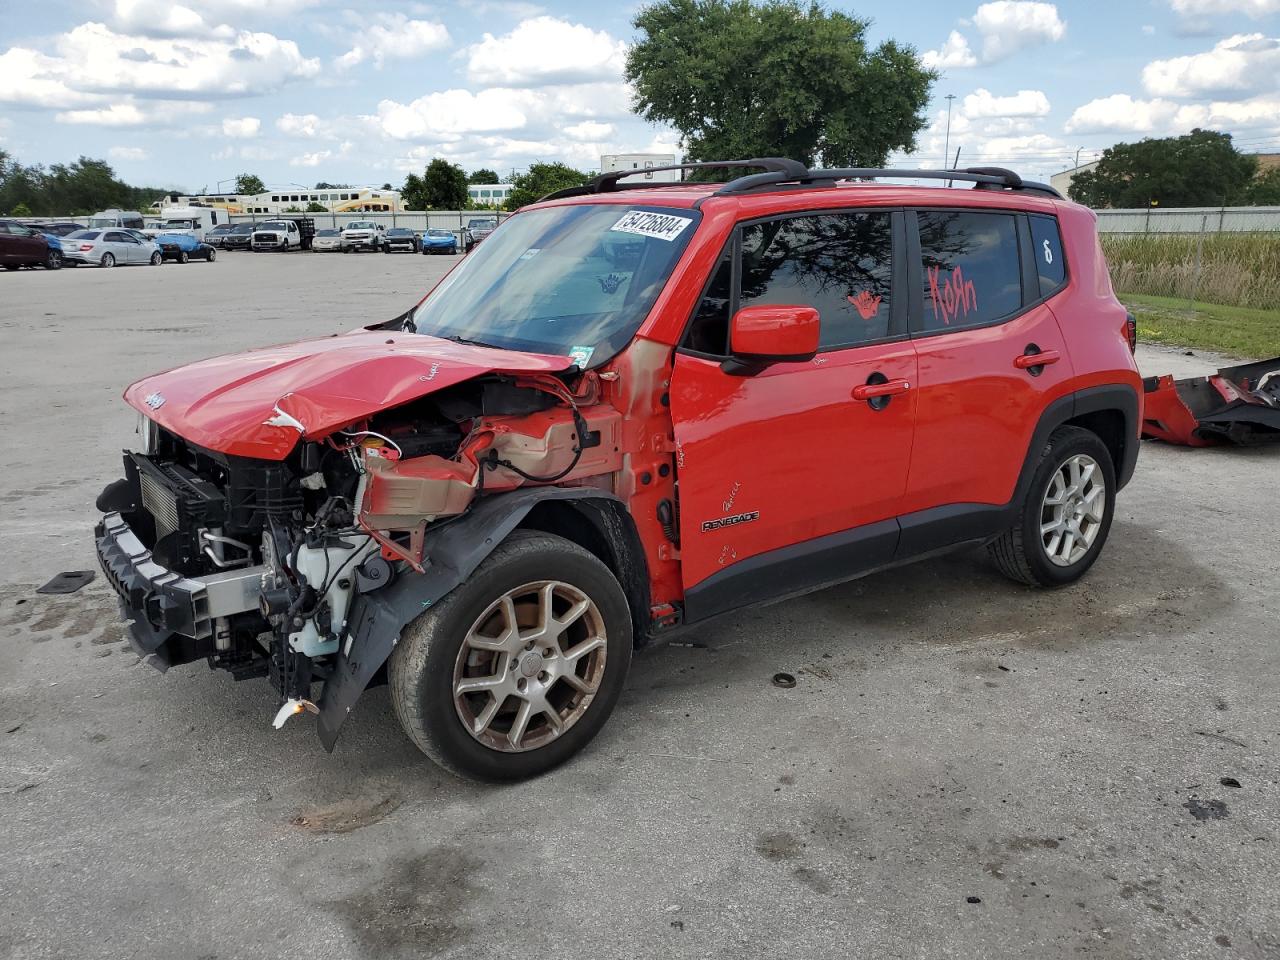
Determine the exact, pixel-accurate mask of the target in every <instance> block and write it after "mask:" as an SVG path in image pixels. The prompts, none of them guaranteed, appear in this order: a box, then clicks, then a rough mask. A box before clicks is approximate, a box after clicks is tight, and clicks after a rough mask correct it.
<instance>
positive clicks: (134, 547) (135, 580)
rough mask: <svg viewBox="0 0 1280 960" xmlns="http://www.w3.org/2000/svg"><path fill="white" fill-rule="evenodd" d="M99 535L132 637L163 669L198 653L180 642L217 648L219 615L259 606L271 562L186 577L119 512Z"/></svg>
mask: <svg viewBox="0 0 1280 960" xmlns="http://www.w3.org/2000/svg"><path fill="white" fill-rule="evenodd" d="M94 539H95V544H96V547H97V553H98V562H99V563H100V564H101V565H102V572H103V574H105V576H106V578H107V582H108V583H110V584H111V586H112V587H114V588H115V591H116V593H117V594H118V595H119V599H120V614H121V616H122V617H123V618H124V619H125V620H126V621H129V643H130V644H131V645H132V647H133V649H134V651H135V652H136V653H137V654H138V656H140V657H142V658H144V659H146V660H148V661H149V662H150V663H151V664H152V665H153V666H155V667H157V668H158V669H160V670H167V669H168V668H169V667H170V666H172V665H173V664H174V663H175V662H187V661H189V660H191V659H195V657H192V656H190V655H184V656H181V657H175V653H176V650H177V649H178V648H181V649H182V650H184V651H190V650H191V649H192V647H193V646H194V647H195V648H196V649H197V650H199V651H200V654H197V655H202V654H203V653H204V652H205V651H204V648H206V647H207V648H208V652H212V649H213V633H214V621H216V620H217V619H218V618H219V617H228V616H231V615H233V614H236V613H244V612H245V611H249V610H257V609H258V597H259V595H260V594H261V592H262V576H263V574H264V573H265V572H266V567H265V566H255V567H243V568H240V569H237V570H228V571H225V572H221V573H213V574H209V575H208V576H203V577H185V576H183V575H182V574H180V573H176V572H175V571H173V570H170V569H168V568H167V567H164V566H162V565H161V564H159V563H157V562H156V560H155V558H154V557H152V555H151V551H150V550H149V549H147V547H146V546H145V545H144V544H143V543H142V541H141V540H140V539H139V538H138V536H137V534H135V533H134V532H133V530H131V529H130V527H129V524H128V522H127V521H126V520H125V519H124V517H122V516H121V515H120V514H119V513H108V514H107V515H106V516H104V517H103V518H102V521H101V522H100V523H99V524H98V525H97V528H96V529H95V531H94Z"/></svg>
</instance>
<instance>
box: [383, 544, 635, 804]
mask: <svg viewBox="0 0 1280 960" xmlns="http://www.w3.org/2000/svg"><path fill="white" fill-rule="evenodd" d="M631 648H632V626H631V612H630V609H629V608H628V606H627V600H626V597H625V595H624V594H623V592H622V587H621V586H620V585H619V583H618V581H617V579H616V578H615V577H614V575H613V574H612V573H611V572H610V571H609V568H608V567H606V566H605V565H604V564H603V563H601V562H600V560H599V559H598V558H597V557H595V556H594V555H593V554H591V553H589V552H588V551H586V550H584V549H583V548H582V547H580V546H578V545H577V544H575V543H572V542H570V541H568V540H565V539H563V538H561V537H556V536H552V535H550V534H545V533H538V532H535V531H524V530H518V531H516V532H515V533H513V534H512V535H511V536H510V537H508V538H507V539H506V540H504V541H503V542H502V543H501V544H499V545H498V546H497V548H496V549H495V550H494V551H493V553H492V554H490V555H489V557H488V558H487V559H486V560H485V561H484V562H483V563H482V564H480V566H479V567H478V568H476V570H475V572H474V573H472V575H471V576H470V577H468V578H467V580H466V581H464V582H463V583H462V584H461V585H460V586H458V587H457V588H456V589H455V590H454V591H453V592H452V593H450V594H449V595H448V596H446V597H445V598H444V599H443V600H442V601H440V602H439V603H438V604H436V605H435V606H434V607H432V608H431V609H430V610H428V611H426V612H425V613H423V614H421V615H420V616H419V617H418V618H417V619H416V620H414V621H413V622H412V623H411V624H409V626H408V627H406V628H405V630H404V632H403V634H402V636H401V639H400V642H399V643H398V644H397V645H396V648H395V651H394V652H393V653H392V655H391V660H390V662H389V666H388V678H389V680H390V684H391V703H392V706H393V707H394V708H395V712H396V716H397V717H398V718H399V720H400V724H401V726H403V727H404V729H405V732H406V733H407V734H408V735H409V738H410V739H411V740H413V742H414V743H415V744H417V746H418V748H419V749H421V750H422V752H423V753H425V754H426V755H427V756H428V757H430V758H431V759H432V760H434V761H435V762H436V763H437V764H439V765H440V766H442V767H444V768H445V769H446V770H449V771H451V772H452V773H455V774H457V775H458V776H462V777H475V778H478V779H482V780H495V781H502V780H522V779H525V778H527V777H533V776H537V775H538V774H541V773H545V772H546V771H548V770H550V769H552V768H553V767H555V766H557V765H559V764H561V763H563V762H564V761H565V760H567V759H569V757H571V756H573V754H575V753H577V752H578V751H579V750H581V749H582V748H583V747H584V746H586V745H587V743H589V742H590V741H591V739H592V737H594V736H595V735H596V733H598V732H599V730H600V728H601V727H603V726H604V723H605V721H606V720H608V718H609V714H610V713H612V711H613V708H614V705H615V704H616V703H617V701H618V696H619V695H620V694H621V692H622V685H623V682H624V681H625V679H626V675H627V669H628V667H629V666H630V663H631Z"/></svg>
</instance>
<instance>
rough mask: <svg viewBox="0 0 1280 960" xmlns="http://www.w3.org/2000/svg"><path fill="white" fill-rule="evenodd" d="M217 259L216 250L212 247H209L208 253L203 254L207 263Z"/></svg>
mask: <svg viewBox="0 0 1280 960" xmlns="http://www.w3.org/2000/svg"><path fill="white" fill-rule="evenodd" d="M217 259H218V251H217V250H215V249H213V247H210V248H209V252H208V254H206V255H205V260H207V261H208V262H209V263H213V261H215V260H217Z"/></svg>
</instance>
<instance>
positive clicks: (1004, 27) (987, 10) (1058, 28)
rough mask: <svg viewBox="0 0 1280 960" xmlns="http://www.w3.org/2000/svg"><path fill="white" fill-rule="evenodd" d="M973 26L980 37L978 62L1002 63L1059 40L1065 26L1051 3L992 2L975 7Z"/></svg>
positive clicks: (1064, 32)
mask: <svg viewBox="0 0 1280 960" xmlns="http://www.w3.org/2000/svg"><path fill="white" fill-rule="evenodd" d="M973 24H974V26H975V27H977V29H978V32H979V33H981V34H982V59H983V60H984V61H985V62H987V63H994V62H995V61H997V60H1003V59H1005V58H1006V57H1010V56H1012V55H1013V54H1015V53H1017V52H1018V51H1019V50H1023V49H1025V48H1027V47H1033V46H1037V45H1039V44H1042V43H1050V42H1055V41H1058V40H1061V39H1062V38H1063V37H1064V36H1066V33H1067V25H1066V23H1065V22H1063V20H1062V18H1061V17H1059V16H1058V8H1057V6H1056V5H1054V4H1052V3H1032V2H1025V0H995V2H993V3H984V4H983V5H982V6H980V7H978V10H977V12H976V13H975V14H974V15H973Z"/></svg>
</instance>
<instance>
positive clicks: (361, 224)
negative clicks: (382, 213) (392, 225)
mask: <svg viewBox="0 0 1280 960" xmlns="http://www.w3.org/2000/svg"><path fill="white" fill-rule="evenodd" d="M373 228H374V226H373V224H372V223H370V222H369V221H368V220H356V221H355V222H354V223H348V224H347V229H348V230H372V229H373Z"/></svg>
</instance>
